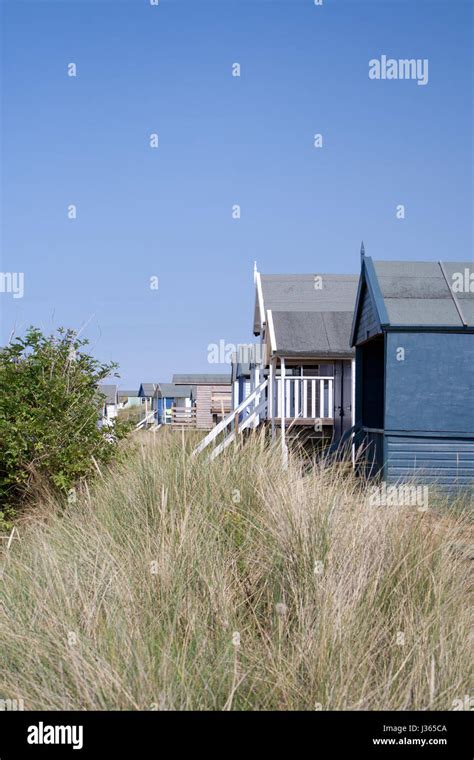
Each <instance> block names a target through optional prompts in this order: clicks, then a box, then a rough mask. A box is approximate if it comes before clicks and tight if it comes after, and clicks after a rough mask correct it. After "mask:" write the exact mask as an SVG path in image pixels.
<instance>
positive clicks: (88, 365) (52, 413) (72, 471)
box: [0, 327, 125, 528]
mask: <svg viewBox="0 0 474 760" xmlns="http://www.w3.org/2000/svg"><path fill="white" fill-rule="evenodd" d="M85 345H87V340H83V339H79V338H77V336H76V334H75V332H74V331H73V330H65V329H63V328H61V329H59V330H58V331H57V333H55V334H53V335H50V336H45V335H43V334H42V333H41V331H40V330H37V329H35V328H33V327H32V328H30V329H29V330H28V332H27V333H26V335H25V337H24V338H16V339H15V340H14V341H12V342H11V343H10V344H9V345H8V346H6V347H4V348H2V349H1V350H0V528H2V527H5V526H6V525H8V522H9V521H10V520H11V518H12V516H13V515H14V513H15V511H16V509H17V507H18V505H19V504H20V503H21V502H22V500H23V499H24V498H25V496H27V494H28V492H29V491H30V489H31V487H32V485H33V484H34V483H35V482H36V481H37V480H41V481H43V482H44V481H45V480H46V481H47V483H48V485H50V486H52V487H53V488H54V489H56V490H60V491H68V490H69V489H71V488H72V487H73V486H74V484H75V483H76V482H77V481H78V480H79V479H80V478H83V477H85V476H86V475H88V474H89V473H91V472H92V471H93V468H94V467H95V465H94V459H95V461H96V462H105V461H107V460H109V459H110V458H111V457H112V455H113V453H114V451H115V449H116V446H115V443H116V441H117V440H118V439H119V438H121V437H123V434H124V432H125V429H124V427H123V425H122V426H121V425H120V424H119V425H117V426H116V428H115V429H114V435H113V436H111V435H110V429H108V430H107V429H104V430H100V429H99V428H98V425H97V421H98V416H99V410H100V406H101V404H102V397H101V396H100V394H99V393H98V390H97V385H98V383H99V382H100V381H102V380H103V379H104V378H106V377H107V376H108V375H110V374H111V373H112V372H114V370H115V369H116V366H117V365H115V364H114V363H109V364H101V363H100V362H99V361H97V360H96V359H94V358H93V357H92V356H90V355H88V354H87V353H84V352H83V350H82V349H83V347H84V346H85Z"/></svg>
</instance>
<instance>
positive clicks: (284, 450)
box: [280, 357, 288, 469]
mask: <svg viewBox="0 0 474 760" xmlns="http://www.w3.org/2000/svg"><path fill="white" fill-rule="evenodd" d="M280 365H281V381H280V382H281V456H282V464H283V469H286V468H287V466H288V447H287V445H286V437H285V402H286V398H285V390H286V388H285V369H286V368H285V360H284V358H283V357H281V359H280Z"/></svg>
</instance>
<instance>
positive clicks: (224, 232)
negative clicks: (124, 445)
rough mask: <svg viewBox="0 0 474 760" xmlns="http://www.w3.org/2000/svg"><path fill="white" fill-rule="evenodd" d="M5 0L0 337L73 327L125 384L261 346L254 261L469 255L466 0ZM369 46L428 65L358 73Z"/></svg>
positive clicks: (342, 262) (297, 268)
mask: <svg viewBox="0 0 474 760" xmlns="http://www.w3.org/2000/svg"><path fill="white" fill-rule="evenodd" d="M1 6H2V57H1V72H2V79H3V100H2V137H3V140H2V203H1V211H2V241H1V242H2V247H1V250H2V257H1V262H0V263H1V271H2V272H24V277H25V281H24V296H23V298H17V299H15V298H13V296H12V294H11V293H0V309H1V336H0V339H1V342H2V343H4V342H5V341H6V340H8V337H9V335H10V333H11V330H12V329H13V328H15V329H16V331H17V333H21V332H23V331H24V330H25V328H26V327H27V326H28V325H30V324H34V325H37V326H39V327H42V328H43V329H44V330H46V331H48V332H49V331H51V330H53V329H54V328H55V327H58V326H61V325H62V326H66V327H75V328H80V327H81V326H82V325H84V324H86V327H85V328H84V331H83V334H84V335H85V336H87V337H89V338H90V341H91V347H92V351H93V353H94V354H95V355H96V356H98V357H99V358H100V359H102V360H115V361H117V362H119V364H120V367H121V376H122V379H121V380H120V385H121V386H122V387H129V386H131V387H135V386H137V385H138V383H139V382H141V381H151V382H155V381H160V380H161V381H169V380H170V379H171V374H172V373H173V372H199V371H209V372H212V371H214V372H215V371H225V370H226V369H229V368H228V367H219V366H216V365H209V363H208V345H209V344H210V343H214V342H215V343H217V342H218V341H219V340H224V341H225V342H226V343H237V342H249V341H251V340H252V311H253V302H254V290H253V276H252V269H253V261H254V260H255V259H256V260H257V262H258V267H259V269H260V271H262V272H264V273H265V272H266V273H271V272H294V273H298V272H311V273H312V272H314V273H324V272H347V273H357V272H358V268H359V248H360V241H361V239H363V240H364V243H365V248H366V253H367V254H368V255H371V256H373V257H374V258H381V259H391V258H394V259H407V260H409V259H418V260H420V259H446V260H450V259H451V260H460V259H461V260H463V259H470V258H471V256H472V250H473V249H472V207H473V192H472V126H473V123H472V84H473V83H472V34H473V29H472V3H471V2H463V0H449V2H448V1H447V0H446V1H444V0H431V1H429V2H423V1H422V0H420V1H417V0H409V1H404V0H395V1H394V2H392V1H388V0H387V1H385V0H376V1H374V2H364V1H358V0H345V1H343V0H324V2H323V5H322V6H316V5H315V4H314V0H160V2H159V5H158V6H152V5H150V0H56V1H55V2H42V0H31V1H28V0H15V1H13V0H2V1H1ZM382 55H386V56H387V57H388V58H394V59H397V60H398V59H404V58H415V59H422V60H423V59H428V63H429V69H428V71H429V80H428V83H427V84H426V85H419V84H417V81H414V80H399V79H398V80H387V79H385V80H382V79H379V80H372V79H370V78H369V61H370V60H371V59H374V58H378V59H380V57H381V56H382ZM70 63H75V64H76V67H77V72H76V73H77V75H76V77H70V76H68V64H70ZM234 63H239V64H240V66H241V76H240V77H234V76H232V65H233V64H234ZM152 133H157V134H158V139H159V147H158V148H151V147H150V135H151V134H152ZM315 134H321V135H322V138H323V139H322V147H320V148H317V147H315V146H314V135H315ZM70 204H74V205H75V206H76V208H77V218H76V219H69V218H68V206H69V205H70ZM234 204H239V205H240V206H241V218H240V219H233V218H232V207H233V205H234ZM400 204H403V205H404V206H405V218H404V219H400V218H397V214H396V211H397V206H399V205H400ZM399 213H400V212H399ZM153 276H156V277H158V278H159V288H158V290H152V289H151V288H150V278H151V277H153Z"/></svg>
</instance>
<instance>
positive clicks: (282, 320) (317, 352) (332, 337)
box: [272, 311, 354, 358]
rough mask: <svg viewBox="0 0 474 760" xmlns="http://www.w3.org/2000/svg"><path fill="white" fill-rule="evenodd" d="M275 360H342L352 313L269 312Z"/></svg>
mask: <svg viewBox="0 0 474 760" xmlns="http://www.w3.org/2000/svg"><path fill="white" fill-rule="evenodd" d="M272 316H273V326H274V329H275V341H276V352H275V353H276V355H277V356H312V357H318V358H331V357H332V358H338V357H339V358H342V357H351V356H353V355H354V349H352V348H351V347H350V337H351V326H352V312H349V311H324V312H315V311H313V312H310V311H292V312H289V311H273V312H272Z"/></svg>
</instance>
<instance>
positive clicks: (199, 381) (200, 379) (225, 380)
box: [172, 374, 231, 385]
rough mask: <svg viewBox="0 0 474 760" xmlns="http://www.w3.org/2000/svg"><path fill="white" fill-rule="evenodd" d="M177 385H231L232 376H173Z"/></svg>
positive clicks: (173, 380)
mask: <svg viewBox="0 0 474 760" xmlns="http://www.w3.org/2000/svg"><path fill="white" fill-rule="evenodd" d="M172 382H173V383H175V384H176V385H230V382H231V377H230V374H226V375H221V374H216V375H199V374H196V375H173V378H172Z"/></svg>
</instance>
